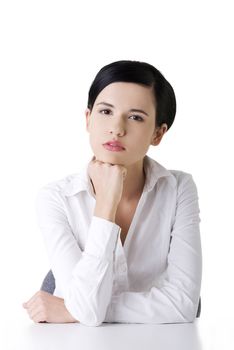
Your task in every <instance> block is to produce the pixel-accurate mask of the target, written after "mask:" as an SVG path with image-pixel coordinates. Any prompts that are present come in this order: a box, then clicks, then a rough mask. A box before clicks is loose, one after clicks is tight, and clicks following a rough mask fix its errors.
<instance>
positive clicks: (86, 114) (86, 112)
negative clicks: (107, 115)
mask: <svg viewBox="0 0 234 350" xmlns="http://www.w3.org/2000/svg"><path fill="white" fill-rule="evenodd" d="M90 114H91V112H90V109H89V108H86V110H85V117H86V131H88V132H89V122H90Z"/></svg>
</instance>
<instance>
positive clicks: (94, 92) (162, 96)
mask: <svg viewBox="0 0 234 350" xmlns="http://www.w3.org/2000/svg"><path fill="white" fill-rule="evenodd" d="M117 81H121V82H130V83H137V84H142V85H146V86H149V87H151V88H152V89H153V93H154V98H155V101H156V115H155V126H161V125H162V124H163V123H166V124H167V130H169V128H170V127H171V125H172V123H173V121H174V119H175V114H176V98H175V93H174V90H173V88H172V86H171V85H170V83H169V82H168V81H167V80H166V79H165V78H164V76H163V75H162V73H161V72H160V71H159V70H158V69H156V68H155V67H154V66H152V65H150V64H149V63H146V62H140V61H130V60H122V61H116V62H112V63H110V64H108V65H106V66H104V67H103V68H101V69H100V71H99V72H98V73H97V75H96V77H95V78H94V80H93V82H92V85H91V87H90V89H89V95H88V106H87V107H88V108H89V109H90V111H92V109H93V105H94V103H95V100H96V98H97V96H98V94H99V93H100V92H101V91H102V90H103V89H104V88H105V87H106V86H107V85H109V84H111V83H114V82H117Z"/></svg>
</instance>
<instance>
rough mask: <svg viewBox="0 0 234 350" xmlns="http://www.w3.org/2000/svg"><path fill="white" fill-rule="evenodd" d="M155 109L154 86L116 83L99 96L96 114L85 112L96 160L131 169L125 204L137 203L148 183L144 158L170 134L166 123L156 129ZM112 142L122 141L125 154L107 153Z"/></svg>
mask: <svg viewBox="0 0 234 350" xmlns="http://www.w3.org/2000/svg"><path fill="white" fill-rule="evenodd" d="M100 102H107V103H110V104H112V105H113V106H114V108H112V107H109V106H105V105H103V104H101V105H98V104H99V103H100ZM131 108H134V109H141V110H143V111H145V112H146V113H147V114H148V116H145V115H144V114H143V113H139V112H129V110H130V109H131ZM155 108H156V106H155V102H154V95H153V92H152V89H151V88H150V87H146V86H143V85H140V84H135V83H126V82H115V83H112V84H109V85H107V86H106V87H105V88H104V89H103V90H102V91H101V92H100V93H99V95H98V96H97V98H96V101H95V103H94V106H93V108H92V111H90V109H89V108H87V109H86V111H85V115H86V130H87V131H88V132H89V134H90V145H91V147H92V150H93V153H94V156H95V158H96V160H98V161H99V162H102V163H107V164H114V165H121V166H123V167H124V168H125V169H126V170H127V174H126V177H125V179H124V183H123V190H122V194H121V201H122V202H129V201H131V200H134V199H136V198H138V197H139V195H140V194H141V192H142V190H143V187H144V181H145V176H144V171H143V159H144V156H145V155H146V153H147V151H148V149H149V147H150V145H153V146H156V145H158V144H159V143H160V141H161V139H162V137H163V135H164V134H165V132H166V131H167V125H166V124H163V125H161V127H155V113H156V109H155ZM141 118H142V119H141ZM138 120H142V121H138ZM112 139H115V140H118V141H120V142H121V143H122V144H123V146H124V147H125V151H123V152H111V151H108V150H106V149H105V148H104V147H103V145H102V144H103V143H105V142H107V141H109V140H112ZM103 182H104V181H103ZM105 187H106V188H107V186H105ZM103 194H104V193H103Z"/></svg>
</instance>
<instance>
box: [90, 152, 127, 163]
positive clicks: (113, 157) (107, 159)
mask: <svg viewBox="0 0 234 350" xmlns="http://www.w3.org/2000/svg"><path fill="white" fill-rule="evenodd" d="M113 153H114V152H113ZM116 153H117V152H116ZM94 156H95V159H97V160H99V161H101V162H103V163H110V164H121V165H124V164H123V162H122V161H121V157H119V155H117V154H111V153H110V154H109V155H108V154H103V153H102V154H95V155H94Z"/></svg>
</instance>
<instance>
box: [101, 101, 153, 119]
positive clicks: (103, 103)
mask: <svg viewBox="0 0 234 350" xmlns="http://www.w3.org/2000/svg"><path fill="white" fill-rule="evenodd" d="M97 105H106V106H108V107H112V108H115V106H113V105H111V104H110V103H107V102H99V103H97ZM129 112H140V113H143V114H145V115H146V116H147V117H148V116H149V114H147V113H146V112H145V111H143V110H142V109H136V108H131V109H129Z"/></svg>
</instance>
